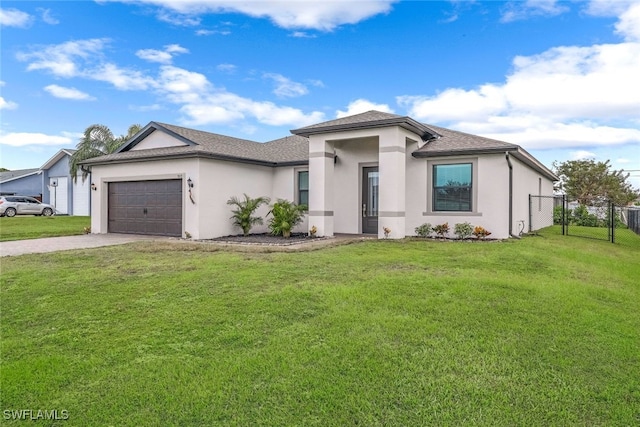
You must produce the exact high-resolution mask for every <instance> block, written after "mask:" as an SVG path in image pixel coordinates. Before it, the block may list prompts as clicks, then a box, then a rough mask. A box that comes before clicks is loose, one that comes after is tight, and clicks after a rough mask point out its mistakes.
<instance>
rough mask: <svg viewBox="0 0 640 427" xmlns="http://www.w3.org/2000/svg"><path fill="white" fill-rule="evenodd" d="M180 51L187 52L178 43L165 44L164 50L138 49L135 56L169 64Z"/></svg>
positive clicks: (187, 51)
mask: <svg viewBox="0 0 640 427" xmlns="http://www.w3.org/2000/svg"><path fill="white" fill-rule="evenodd" d="M181 53H189V50H188V49H185V48H184V47H182V46H180V45H178V44H170V45H166V46H165V47H164V50H157V49H140V50H139V51H137V52H136V56H137V57H138V58H140V59H144V60H145V61H149V62H159V63H160V64H171V62H172V61H173V57H174V56H175V55H178V54H181Z"/></svg>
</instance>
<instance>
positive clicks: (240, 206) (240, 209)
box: [227, 193, 270, 236]
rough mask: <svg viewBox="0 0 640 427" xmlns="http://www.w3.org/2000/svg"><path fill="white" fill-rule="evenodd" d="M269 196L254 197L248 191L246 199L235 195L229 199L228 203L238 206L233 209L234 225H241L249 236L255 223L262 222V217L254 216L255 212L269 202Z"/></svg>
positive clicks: (243, 231) (244, 232)
mask: <svg viewBox="0 0 640 427" xmlns="http://www.w3.org/2000/svg"><path fill="white" fill-rule="evenodd" d="M269 201H270V200H269V198H268V197H256V198H255V199H252V198H251V197H249V196H248V195H247V194H246V193H245V194H244V200H240V199H238V198H237V197H235V196H233V197H231V198H230V199H229V200H227V204H228V205H231V206H235V207H236V208H235V209H233V210H231V212H233V216H232V217H231V219H232V220H233V225H235V226H237V227H240V228H241V229H242V233H243V234H244V235H245V236H247V235H248V234H249V232H250V231H251V228H252V227H253V226H254V225H255V224H262V217H260V216H253V214H254V212H255V211H256V210H257V209H258V208H259V207H260V206H262V205H266V204H268V203H269Z"/></svg>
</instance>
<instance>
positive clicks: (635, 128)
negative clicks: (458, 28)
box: [397, 5, 640, 148]
mask: <svg viewBox="0 0 640 427" xmlns="http://www.w3.org/2000/svg"><path fill="white" fill-rule="evenodd" d="M638 6H639V5H631V6H630V7H629V8H628V9H627V10H626V11H625V12H623V13H622V14H621V15H620V20H619V21H618V22H619V23H622V22H631V21H633V20H634V19H636V8H638V10H640V8H639V7H638ZM633 22H635V21H633ZM632 27H633V26H631V27H629V28H632ZM625 28H627V27H625ZM633 28H640V17H638V25H636V26H635V27H633ZM625 31H626V33H628V34H630V35H632V30H631V29H626V30H625ZM637 76H640V42H631V41H626V42H621V43H618V44H601V45H593V46H584V47H583V46H561V47H555V48H551V49H549V50H547V51H545V52H542V53H541V54H538V55H532V56H518V57H516V58H514V60H513V70H512V71H511V73H510V74H509V75H507V76H506V79H505V81H504V82H503V83H500V84H497V83H492V84H484V85H481V86H479V87H477V88H472V89H469V88H448V89H446V90H444V91H442V92H441V93H438V94H435V95H426V96H425V95H409V96H399V97H397V102H398V103H399V104H400V105H402V106H404V107H406V108H407V109H408V110H409V114H410V115H411V116H413V117H415V118H417V119H419V120H422V121H425V122H434V123H441V124H444V125H448V126H451V127H454V128H456V129H460V130H464V131H467V132H471V133H477V134H480V135H485V136H488V137H491V138H496V139H501V140H505V141H509V142H514V143H518V144H521V145H524V146H525V147H526V148H561V147H585V146H598V145H612V144H625V143H627V144H640V121H638V111H639V109H638V108H639V107H638V106H639V105H640V85H638V84H637V79H638V77H637Z"/></svg>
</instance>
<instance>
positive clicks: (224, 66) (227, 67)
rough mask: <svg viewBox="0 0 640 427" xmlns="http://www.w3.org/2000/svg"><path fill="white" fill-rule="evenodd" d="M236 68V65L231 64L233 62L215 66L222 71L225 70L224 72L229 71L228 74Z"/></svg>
mask: <svg viewBox="0 0 640 427" xmlns="http://www.w3.org/2000/svg"><path fill="white" fill-rule="evenodd" d="M237 68H238V67H236V66H235V65H233V64H218V65H217V66H216V69H217V70H218V71H223V72H225V73H229V74H231V73H235V72H236V70H237Z"/></svg>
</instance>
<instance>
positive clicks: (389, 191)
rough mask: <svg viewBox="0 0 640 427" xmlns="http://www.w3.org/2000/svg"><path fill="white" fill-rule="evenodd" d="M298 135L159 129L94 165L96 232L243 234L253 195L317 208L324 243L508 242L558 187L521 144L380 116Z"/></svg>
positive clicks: (314, 215)
mask: <svg viewBox="0 0 640 427" xmlns="http://www.w3.org/2000/svg"><path fill="white" fill-rule="evenodd" d="M291 132H292V133H293V135H292V136H288V137H285V138H281V139H277V140H275V141H270V142H266V143H258V142H254V141H248V140H244V139H237V138H232V137H228V136H223V135H217V134H213V133H208V132H202V131H198V130H193V129H187V128H183V127H179V126H174V125H168V124H162V123H156V122H151V123H149V124H148V125H147V126H145V127H144V128H143V129H142V130H141V131H140V132H139V133H138V134H137V135H135V136H134V137H133V138H131V139H130V140H129V141H128V142H127V143H125V144H124V145H123V146H122V147H121V148H120V149H119V150H118V152H116V153H113V154H109V155H105V156H100V157H96V158H93V159H89V160H87V161H85V162H84V163H83V165H84V166H85V167H88V168H90V169H91V173H92V175H91V176H92V184H91V186H92V188H94V191H92V192H91V193H92V202H91V206H92V207H93V209H92V221H91V229H92V231H93V232H94V233H108V232H122V233H139V234H158V235H169V236H186V233H189V234H190V235H191V236H192V237H193V238H195V239H208V238H214V237H219V236H225V235H230V234H237V233H238V232H239V230H238V229H235V228H234V227H233V225H232V220H231V219H230V216H231V210H230V207H229V206H228V205H227V204H226V201H227V200H228V199H229V198H230V197H231V196H242V194H243V193H247V194H248V195H249V196H251V197H258V196H268V197H270V198H271V199H272V200H275V199H278V198H284V199H288V200H292V201H294V202H296V203H308V206H309V212H308V215H307V218H306V221H305V223H304V224H303V225H302V226H301V227H300V230H307V229H308V228H310V227H313V226H315V227H316V228H317V230H318V232H317V235H319V236H332V235H334V233H350V234H360V233H371V234H376V235H378V236H379V237H383V236H384V228H388V229H390V230H391V232H390V233H389V237H390V238H402V237H405V236H408V235H415V232H414V229H415V227H417V226H419V225H421V224H423V223H426V222H428V223H431V224H432V225H436V224H442V223H445V222H448V223H449V225H450V226H451V228H452V229H453V226H454V224H456V223H461V222H470V223H471V224H473V225H479V226H482V227H484V228H486V229H487V230H489V231H490V232H491V233H492V236H491V237H495V238H507V237H509V236H510V235H514V234H515V233H516V230H518V228H517V226H518V224H523V226H524V229H528V226H529V224H528V221H529V195H530V194H533V195H552V194H553V181H555V180H557V179H558V178H557V177H556V176H555V175H554V174H553V173H552V172H551V171H550V170H549V169H547V168H546V167H545V166H544V165H542V164H541V163H540V162H539V161H538V160H536V159H535V158H534V157H533V156H531V155H530V154H529V153H527V152H526V151H525V150H523V149H522V148H521V147H519V146H517V145H514V144H509V143H506V142H502V141H496V140H492V139H488V138H483V137H479V136H475V135H469V134H465V133H462V132H456V131H452V130H449V129H444V128H440V127H436V126H429V125H425V124H422V123H419V122H417V121H415V120H414V119H412V118H410V117H403V116H398V115H395V114H388V113H382V112H378V111H369V112H367V113H362V114H357V115H354V116H349V117H345V118H341V119H337V120H332V121H328V122H324V123H319V124H317V125H312V126H307V127H304V128H301V129H296V130H292V131H291ZM267 211H268V208H267V207H263V208H261V210H260V211H259V214H261V215H262V216H265V215H266V213H267ZM551 221H552V215H549V224H536V228H539V227H542V226H547V225H551ZM254 231H255V232H264V231H266V225H263V226H261V227H258V228H256V229H255V230H254Z"/></svg>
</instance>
